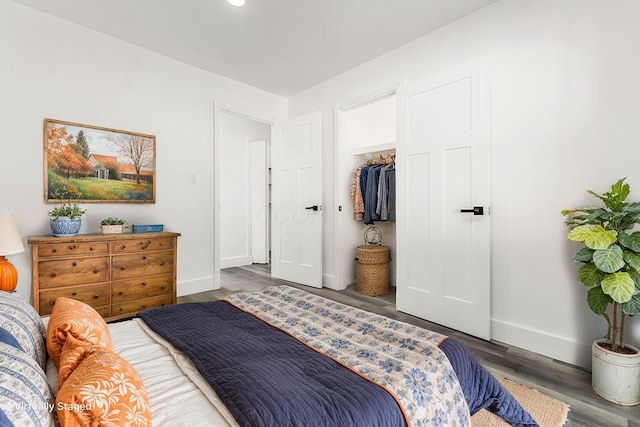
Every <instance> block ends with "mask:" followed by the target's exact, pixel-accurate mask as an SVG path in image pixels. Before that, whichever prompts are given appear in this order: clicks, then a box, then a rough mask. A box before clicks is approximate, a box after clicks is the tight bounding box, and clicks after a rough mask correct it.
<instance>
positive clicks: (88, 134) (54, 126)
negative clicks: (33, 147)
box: [43, 118, 156, 203]
mask: <svg viewBox="0 0 640 427" xmlns="http://www.w3.org/2000/svg"><path fill="white" fill-rule="evenodd" d="M43 140H44V199H45V201H46V202H49V203H61V202H62V203H66V202H76V203H96V202H100V203H155V201H156V137H155V135H148V134H144V133H139V132H130V131H124V130H119V129H111V128H106V127H100V126H92V125H86V124H81V123H74V122H67V121H62V120H55V119H48V118H47V119H44V124H43Z"/></svg>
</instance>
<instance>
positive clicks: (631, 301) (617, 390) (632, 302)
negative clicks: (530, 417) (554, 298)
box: [562, 178, 640, 405]
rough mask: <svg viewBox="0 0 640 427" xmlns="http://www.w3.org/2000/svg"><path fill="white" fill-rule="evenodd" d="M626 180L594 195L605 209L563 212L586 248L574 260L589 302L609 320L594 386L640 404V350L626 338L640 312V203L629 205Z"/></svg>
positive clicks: (599, 345)
mask: <svg viewBox="0 0 640 427" xmlns="http://www.w3.org/2000/svg"><path fill="white" fill-rule="evenodd" d="M625 179H626V178H622V179H621V180H619V181H618V182H616V183H615V184H613V185H612V186H611V191H609V192H606V193H604V194H597V193H595V192H593V191H588V192H589V194H591V195H593V196H595V197H597V198H598V199H600V201H601V202H602V203H604V207H585V208H578V209H570V210H564V211H562V214H563V215H565V216H567V221H566V224H567V226H568V227H569V234H568V235H567V238H568V239H569V240H571V241H574V242H580V243H583V244H584V247H582V248H581V249H579V250H578V251H577V252H575V253H574V255H573V259H574V260H576V261H578V262H581V263H583V265H582V266H581V267H580V269H579V270H578V279H579V280H580V282H581V283H582V284H584V285H585V286H586V287H587V303H588V305H589V308H590V309H591V310H592V311H593V312H594V313H596V314H598V315H601V316H602V317H603V318H604V319H605V320H606V322H607V334H606V336H605V337H604V339H599V340H596V341H594V343H593V346H592V356H593V357H592V385H593V388H594V390H595V391H596V393H598V394H599V395H600V396H602V397H604V398H605V399H607V400H609V401H612V402H615V403H618V404H621V405H636V404H638V403H640V350H638V348H636V347H634V346H632V345H630V344H628V343H626V342H625V340H624V332H625V323H626V320H627V318H628V317H629V316H633V315H636V314H640V272H639V270H640V231H632V229H633V228H634V227H635V226H636V225H637V224H639V223H640V202H634V203H627V202H626V199H627V196H628V195H629V191H630V188H629V184H626V183H625V182H624V181H625Z"/></svg>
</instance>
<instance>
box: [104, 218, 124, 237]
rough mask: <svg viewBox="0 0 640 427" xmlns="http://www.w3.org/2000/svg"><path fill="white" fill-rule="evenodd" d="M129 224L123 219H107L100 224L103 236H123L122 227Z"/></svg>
mask: <svg viewBox="0 0 640 427" xmlns="http://www.w3.org/2000/svg"><path fill="white" fill-rule="evenodd" d="M126 223H127V222H126V221H125V220H124V219H121V218H105V219H103V220H102V221H101V222H100V230H101V232H102V234H121V233H122V226H123V225H124V224H126Z"/></svg>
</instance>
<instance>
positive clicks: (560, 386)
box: [178, 264, 640, 427]
mask: <svg viewBox="0 0 640 427" xmlns="http://www.w3.org/2000/svg"><path fill="white" fill-rule="evenodd" d="M221 282H222V287H221V289H218V290H215V291H208V292H202V293H199V294H192V295H187V296H183V297H179V298H178V302H180V303H185V302H200V301H209V300H213V299H217V298H221V297H223V296H225V295H228V294H232V293H236V292H245V291H257V290H260V289H263V288H265V287H267V286H273V285H278V284H287V285H289V286H294V287H297V288H300V289H304V290H306V291H308V292H311V293H314V294H318V295H322V296H324V297H326V298H330V299H332V300H335V301H338V302H341V303H344V304H349V305H352V306H355V307H358V308H361V309H364V310H367V311H371V312H374V313H378V314H382V315H385V316H387V317H390V318H393V319H397V320H401V321H403V322H407V323H411V324H414V325H417V326H421V327H423V328H426V329H429V330H432V331H436V332H439V333H442V334H446V335H449V336H452V337H455V338H457V339H459V340H460V341H462V342H463V343H464V344H465V345H466V346H467V347H468V348H469V350H470V351H471V352H472V353H473V355H474V356H475V357H476V358H477V359H478V360H479V361H480V363H482V365H483V366H484V367H485V368H486V369H487V370H489V371H490V372H492V373H494V374H496V375H498V376H504V377H507V378H510V379H512V380H514V381H517V382H519V383H520V384H524V385H527V386H529V387H532V388H535V389H536V390H539V391H541V392H542V393H545V394H547V395H549V396H552V397H555V398H556V399H559V400H561V401H563V402H566V403H568V404H569V406H570V408H571V410H570V412H569V420H568V422H567V423H566V424H565V426H568V427H582V426H585V427H640V406H635V407H625V406H619V405H615V404H613V403H610V402H607V401H606V400H604V399H602V398H600V397H599V396H598V395H596V393H595V392H594V391H593V389H592V388H591V374H590V373H589V372H587V371H585V370H583V369H581V368H578V367H576V366H572V365H569V364H566V363H563V362H560V361H557V360H554V359H551V358H548V357H545V356H541V355H539V354H535V353H531V352H529V351H526V350H523V349H520V348H516V347H511V346H509V345H506V344H503V343H500V342H496V341H484V340H481V339H479V338H475V337H472V336H469V335H466V334H464V333H461V332H458V331H454V330H451V329H448V328H445V327H443V326H440V325H436V324H433V323H430V322H428V321H426V320H422V319H419V318H416V317H413V316H410V315H408V314H405V313H401V312H399V311H396V310H395V288H394V287H391V292H390V293H389V294H387V295H384V296H380V297H370V296H366V295H362V294H359V293H358V292H357V291H356V289H355V286H350V287H348V288H347V289H345V290H343V291H334V290H331V289H327V288H322V289H315V288H310V287H307V286H303V285H299V284H297V283H292V282H286V281H282V280H278V279H273V278H272V277H271V274H270V271H269V266H268V265H258V264H254V265H252V266H247V267H235V268H228V269H224V270H222V272H221Z"/></svg>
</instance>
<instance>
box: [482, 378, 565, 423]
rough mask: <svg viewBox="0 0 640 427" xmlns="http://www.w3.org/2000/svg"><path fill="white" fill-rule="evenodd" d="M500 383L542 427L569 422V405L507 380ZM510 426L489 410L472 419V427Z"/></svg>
mask: <svg viewBox="0 0 640 427" xmlns="http://www.w3.org/2000/svg"><path fill="white" fill-rule="evenodd" d="M498 381H500V383H501V384H502V385H503V386H504V387H505V388H506V389H507V390H509V393H511V394H512V395H513V397H515V398H516V400H517V401H518V402H520V404H521V405H522V407H523V408H524V409H526V410H527V411H528V412H529V414H531V416H532V417H533V418H534V419H535V420H536V421H537V422H538V424H539V425H540V427H561V426H563V425H564V424H565V422H566V421H567V415H568V414H569V405H567V404H566V403H564V402H561V401H559V400H557V399H554V398H553V397H550V396H547V395H546V394H543V393H540V392H539V391H537V390H534V389H532V388H529V387H525V386H523V385H521V384H518V383H516V382H513V381H511V380H509V379H507V378H498ZM509 425H510V424H509V423H507V422H505V421H504V420H503V419H502V418H499V417H497V416H496V415H494V414H492V413H491V412H489V411H487V410H482V411H480V412H478V413H476V414H475V415H474V416H473V417H471V426H472V427H509Z"/></svg>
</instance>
